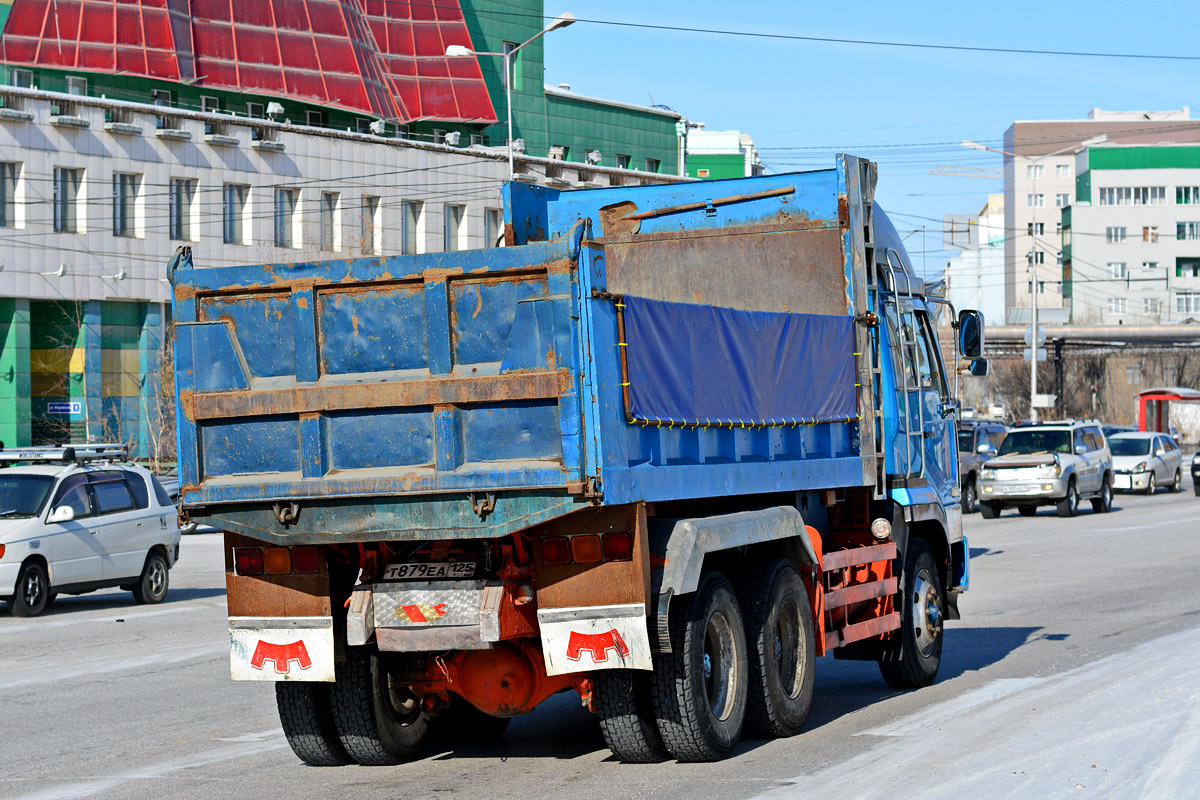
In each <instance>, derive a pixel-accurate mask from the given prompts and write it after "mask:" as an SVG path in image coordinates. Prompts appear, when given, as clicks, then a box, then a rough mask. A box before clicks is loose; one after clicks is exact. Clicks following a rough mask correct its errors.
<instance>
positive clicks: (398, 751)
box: [329, 647, 429, 767]
mask: <svg viewBox="0 0 1200 800" xmlns="http://www.w3.org/2000/svg"><path fill="white" fill-rule="evenodd" d="M329 698H330V701H331V706H332V708H333V721H334V725H335V726H336V727H337V732H338V740H339V741H340V742H341V743H342V748H343V749H344V750H345V751H346V754H347V755H349V756H350V758H352V759H354V760H355V761H357V762H358V763H359V764H362V765H363V766H369V767H382V766H390V765H393V764H403V763H404V762H406V761H411V760H412V759H414V758H416V757H417V755H418V754H419V753H420V752H421V745H422V744H423V743H424V741H425V735H426V733H427V732H428V730H429V718H428V717H427V716H425V713H424V712H423V711H421V706H420V702H419V700H418V699H417V698H416V697H414V696H411V694H410V693H408V692H407V690H405V689H404V687H401V686H398V685H396V684H395V683H394V682H393V681H392V679H391V676H390V675H389V673H388V670H387V666H386V663H385V661H384V659H383V658H382V657H381V656H380V654H379V653H378V652H376V651H375V650H374V648H371V647H347V648H346V661H345V663H344V664H343V665H342V669H341V674H340V675H338V678H337V682H336V683H334V685H333V689H332V690H331V691H330V693H329Z"/></svg>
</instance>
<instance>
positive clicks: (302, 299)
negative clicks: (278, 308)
mask: <svg viewBox="0 0 1200 800" xmlns="http://www.w3.org/2000/svg"><path fill="white" fill-rule="evenodd" d="M296 307H297V308H308V295H305V294H302V295H300V296H299V297H297V298H296Z"/></svg>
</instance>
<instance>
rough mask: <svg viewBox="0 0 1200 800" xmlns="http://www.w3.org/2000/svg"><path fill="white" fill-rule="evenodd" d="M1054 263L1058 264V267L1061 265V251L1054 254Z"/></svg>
mask: <svg viewBox="0 0 1200 800" xmlns="http://www.w3.org/2000/svg"><path fill="white" fill-rule="evenodd" d="M1054 263H1055V264H1058V265H1059V266H1060V267H1061V266H1062V265H1063V259H1062V250H1059V251H1058V252H1057V253H1055V254H1054Z"/></svg>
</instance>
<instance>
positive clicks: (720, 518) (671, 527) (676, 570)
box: [650, 506, 817, 653]
mask: <svg viewBox="0 0 1200 800" xmlns="http://www.w3.org/2000/svg"><path fill="white" fill-rule="evenodd" d="M789 540H790V541H791V542H793V543H795V544H798V545H799V547H798V548H796V549H797V551H798V552H797V555H796V557H797V558H798V559H799V560H800V561H801V562H802V563H804V564H805V565H806V566H815V565H816V563H817V554H816V550H815V549H814V548H813V543H812V540H811V539H810V538H809V535H808V531H807V530H805V527H804V518H803V517H801V515H800V512H799V511H797V510H796V509H795V508H793V507H792V506H776V507H773V508H763V509H759V510H756V511H738V512H736V513H733V514H720V515H715V516H711V517H693V518H690V519H656V520H651V521H650V565H651V566H650V589H651V597H652V598H653V599H652V601H651V602H652V604H653V614H654V619H653V628H654V630H653V631H652V633H654V634H655V636H654V637H653V638H654V641H653V642H652V647H653V649H654V650H655V651H656V652H660V653H667V652H670V650H671V642H670V637H669V635H668V633H667V631H668V628H667V614H668V611H669V609H670V605H671V599H672V598H674V597H676V596H678V595H685V594H690V593H692V592H694V591H696V589H697V588H698V587H699V585H700V573H701V570H702V568H703V566H704V557H705V556H706V555H708V554H709V553H716V552H720V551H722V550H732V549H735V548H739V547H746V546H749V545H756V544H764V543H767V542H784V541H789Z"/></svg>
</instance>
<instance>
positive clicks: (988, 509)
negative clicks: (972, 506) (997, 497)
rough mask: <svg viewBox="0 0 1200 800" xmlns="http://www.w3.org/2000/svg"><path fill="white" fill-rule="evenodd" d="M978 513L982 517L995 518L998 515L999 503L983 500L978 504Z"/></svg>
mask: <svg viewBox="0 0 1200 800" xmlns="http://www.w3.org/2000/svg"><path fill="white" fill-rule="evenodd" d="M979 513H980V515H981V516H982V517H983V518H984V519H995V518H996V517H998V516H1000V504H999V503H989V502H988V501H986V500H985V501H984V502H982V503H980V504H979Z"/></svg>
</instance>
